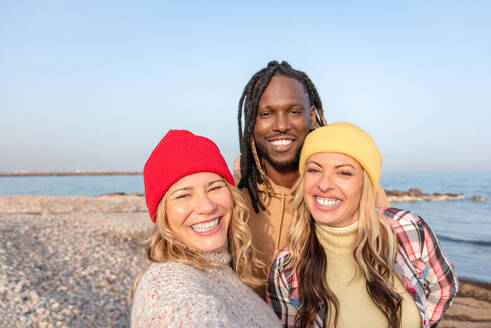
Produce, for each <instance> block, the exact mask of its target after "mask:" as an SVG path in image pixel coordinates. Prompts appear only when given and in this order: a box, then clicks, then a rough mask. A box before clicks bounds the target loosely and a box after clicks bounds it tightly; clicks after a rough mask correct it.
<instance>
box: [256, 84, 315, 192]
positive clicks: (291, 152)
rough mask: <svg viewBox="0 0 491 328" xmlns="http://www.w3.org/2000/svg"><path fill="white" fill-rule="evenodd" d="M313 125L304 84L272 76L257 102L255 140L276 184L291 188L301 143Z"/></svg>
mask: <svg viewBox="0 0 491 328" xmlns="http://www.w3.org/2000/svg"><path fill="white" fill-rule="evenodd" d="M314 126H315V108H314V106H311V105H310V101H309V98H308V95H307V93H306V91H305V89H304V87H303V85H302V84H301V83H300V82H299V81H297V80H295V79H293V78H290V77H286V76H281V75H278V76H273V78H272V79H271V81H270V82H269V84H268V86H267V87H266V89H265V90H264V93H263V95H262V97H261V99H260V101H259V107H258V111H257V117H256V124H255V126H254V141H255V142H256V146H257V149H258V151H259V153H260V154H261V156H262V157H263V158H264V159H265V161H264V168H265V170H266V173H267V175H268V177H270V178H271V179H272V180H273V181H274V183H276V184H277V185H280V186H283V187H287V188H291V187H293V185H294V183H295V181H296V180H297V178H298V176H299V173H298V158H299V155H300V151H301V149H302V145H303V142H304V140H305V137H306V136H307V134H308V133H309V132H310V131H311V130H312V129H313V127H314Z"/></svg>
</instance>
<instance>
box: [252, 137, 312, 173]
mask: <svg viewBox="0 0 491 328" xmlns="http://www.w3.org/2000/svg"><path fill="white" fill-rule="evenodd" d="M256 148H257V153H258V155H259V158H264V160H266V161H267V162H268V163H269V164H271V166H272V167H274V168H275V169H276V170H277V171H286V172H291V171H296V170H298V163H299V162H300V153H301V151H302V149H301V148H300V149H299V150H298V151H297V153H296V154H295V157H294V158H292V159H291V160H290V161H288V162H284V163H283V162H281V163H280V162H276V161H274V160H273V159H272V158H271V157H270V156H269V154H268V152H266V151H264V149H263V148H262V147H261V146H260V145H258V144H256Z"/></svg>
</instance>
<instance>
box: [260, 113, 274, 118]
mask: <svg viewBox="0 0 491 328" xmlns="http://www.w3.org/2000/svg"><path fill="white" fill-rule="evenodd" d="M271 115H272V114H271V113H270V112H262V113H259V116H260V117H262V118H266V117H270V116H271Z"/></svg>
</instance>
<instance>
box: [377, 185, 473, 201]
mask: <svg viewBox="0 0 491 328" xmlns="http://www.w3.org/2000/svg"><path fill="white" fill-rule="evenodd" d="M385 194H386V195H387V199H388V200H389V202H391V203H400V202H420V201H425V200H426V201H432V202H441V201H444V200H459V199H465V195H464V194H452V193H446V194H439V193H434V194H423V193H422V192H421V190H420V189H417V188H411V189H409V191H400V190H397V189H395V190H385Z"/></svg>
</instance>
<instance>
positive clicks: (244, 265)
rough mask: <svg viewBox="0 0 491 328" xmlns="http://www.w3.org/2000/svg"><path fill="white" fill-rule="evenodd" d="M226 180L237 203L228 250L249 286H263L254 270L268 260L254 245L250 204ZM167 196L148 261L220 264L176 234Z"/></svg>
mask: <svg viewBox="0 0 491 328" xmlns="http://www.w3.org/2000/svg"><path fill="white" fill-rule="evenodd" d="M224 182H225V184H226V185H227V188H228V189H229V191H230V193H231V195H232V200H233V204H234V205H233V209H232V217H231V220H230V226H229V230H228V236H227V241H228V250H229V253H230V255H231V258H232V263H231V264H232V269H233V270H234V271H235V272H236V273H237V275H238V276H239V278H240V279H241V280H242V281H243V282H244V283H246V284H247V285H248V286H250V287H257V286H261V285H262V284H264V281H263V280H261V279H259V278H257V277H255V276H254V274H253V272H259V271H261V270H264V267H265V264H264V263H263V262H262V261H261V260H259V259H258V257H257V256H256V252H257V251H256V249H255V248H254V247H253V246H252V236H251V232H250V228H249V226H248V225H247V221H248V219H249V208H248V207H247V205H246V202H245V199H244V196H242V194H241V192H240V191H239V190H238V189H237V188H236V187H234V186H232V185H231V184H230V183H228V181H226V180H224ZM166 199H167V194H165V195H164V197H163V198H162V200H161V201H160V203H159V206H158V207H157V215H156V221H155V229H154V232H153V235H152V236H151V237H150V238H149V239H148V240H147V241H146V242H145V243H146V246H145V257H146V259H147V262H148V264H149V265H150V264H152V263H164V262H178V263H183V264H187V265H190V266H192V267H194V268H196V269H198V270H204V269H209V268H212V267H217V266H220V264H215V263H209V262H207V261H206V260H205V259H204V258H203V257H202V256H201V255H200V253H199V252H197V251H196V250H193V249H191V248H189V247H187V246H186V245H184V244H183V243H181V242H179V241H178V240H177V239H176V238H175V236H174V233H173V232H172V230H171V229H170V227H169V225H168V223H167V217H166V212H165V203H166ZM145 271H146V270H145ZM145 271H144V272H142V273H140V274H139V275H138V277H137V278H136V280H135V283H134V286H133V290H132V293H131V297H132V298H133V296H134V292H135V290H136V287H137V285H138V282H139V280H140V278H141V277H142V276H143V274H144V273H145Z"/></svg>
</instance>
